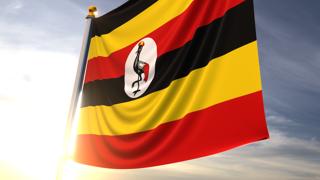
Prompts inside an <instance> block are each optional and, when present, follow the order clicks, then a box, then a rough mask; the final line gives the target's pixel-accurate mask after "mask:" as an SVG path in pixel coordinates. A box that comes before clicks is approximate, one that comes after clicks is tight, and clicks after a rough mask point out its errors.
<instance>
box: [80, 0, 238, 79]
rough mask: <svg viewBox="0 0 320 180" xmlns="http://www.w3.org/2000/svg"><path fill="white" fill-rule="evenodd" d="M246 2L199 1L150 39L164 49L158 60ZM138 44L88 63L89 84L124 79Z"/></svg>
mask: <svg viewBox="0 0 320 180" xmlns="http://www.w3.org/2000/svg"><path fill="white" fill-rule="evenodd" d="M242 2H243V0H217V1H202V0H195V1H193V2H192V4H191V5H190V6H189V7H188V9H186V11H185V12H183V13H182V14H181V15H179V16H177V17H176V18H174V19H172V20H171V21H169V22H168V23H166V24H165V25H163V26H161V27H160V28H158V29H157V30H155V31H153V32H152V33H150V34H148V35H147V36H146V37H151V38H153V39H154V40H155V42H156V43H157V44H158V45H159V44H160V45H161V46H158V56H161V55H162V54H164V53H166V52H168V51H171V50H173V49H176V48H179V47H180V46H182V45H184V44H185V43H186V42H188V41H190V40H191V39H192V37H193V35H194V33H195V31H196V30H197V28H198V27H200V26H204V25H207V24H209V23H210V22H212V21H213V20H215V19H217V18H219V17H222V16H223V15H224V14H225V13H226V12H227V11H228V10H229V9H231V8H233V7H235V6H237V5H239V4H240V3H242ZM146 25H147V22H146ZM138 41H139V40H138ZM138 41H136V42H134V43H132V44H131V45H129V46H127V47H125V48H123V49H121V50H119V51H116V52H114V53H113V54H111V55H110V56H109V57H96V58H93V59H91V60H90V61H89V62H88V67H87V72H86V78H85V82H86V83H87V82H90V81H94V80H99V79H108V78H117V77H121V76H123V74H124V67H125V62H126V59H127V56H128V54H129V53H130V51H131V49H132V48H133V47H134V46H135V45H136V43H138Z"/></svg>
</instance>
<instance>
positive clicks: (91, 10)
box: [88, 6, 97, 17]
mask: <svg viewBox="0 0 320 180" xmlns="http://www.w3.org/2000/svg"><path fill="white" fill-rule="evenodd" d="M88 11H89V12H88V17H95V13H96V12H97V7H95V6H89V8H88Z"/></svg>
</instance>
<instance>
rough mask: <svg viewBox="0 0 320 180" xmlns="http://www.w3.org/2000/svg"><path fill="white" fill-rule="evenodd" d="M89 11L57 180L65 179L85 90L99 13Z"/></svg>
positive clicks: (94, 10)
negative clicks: (70, 148) (92, 36)
mask: <svg viewBox="0 0 320 180" xmlns="http://www.w3.org/2000/svg"><path fill="white" fill-rule="evenodd" d="M88 11H89V12H88V16H87V17H86V24H85V31H84V35H83V41H82V47H81V52H80V57H79V62H78V69H77V74H76V79H75V82H74V86H73V92H72V96H71V101H70V107H69V113H68V119H67V123H66V128H65V134H64V140H63V152H62V153H63V154H62V157H61V158H60V160H59V163H58V168H57V176H56V180H62V179H63V170H64V166H65V164H66V162H67V160H68V144H69V143H70V139H71V131H72V126H73V122H74V117H75V114H76V111H77V107H78V103H79V97H80V93H81V91H82V88H83V83H84V77H85V73H86V67H87V58H88V52H89V46H90V32H91V27H92V23H91V22H92V19H94V18H95V12H96V11H97V8H96V7H95V6H90V7H89V8H88Z"/></svg>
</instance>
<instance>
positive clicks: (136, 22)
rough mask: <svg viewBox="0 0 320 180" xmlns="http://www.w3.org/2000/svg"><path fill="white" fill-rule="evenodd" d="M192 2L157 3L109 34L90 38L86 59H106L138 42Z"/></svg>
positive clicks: (189, 0)
mask: <svg viewBox="0 0 320 180" xmlns="http://www.w3.org/2000/svg"><path fill="white" fill-rule="evenodd" d="M192 1H193V0H179V1H176V2H174V3H172V1H170V0H161V1H158V2H156V3H154V4H153V5H152V6H150V7H149V8H148V9H146V10H145V11H143V12H142V13H140V14H139V15H137V16H136V17H134V18H133V19H131V20H130V21H128V22H126V23H125V24H123V25H122V26H120V27H118V28H117V29H115V30H113V31H112V32H110V33H109V34H105V35H102V36H101V37H98V36H95V37H93V38H91V44H90V48H89V54H88V59H89V60H90V59H92V58H94V57H98V56H103V57H107V56H109V55H110V54H111V53H113V52H115V51H117V50H119V49H122V48H124V47H126V46H128V45H130V44H132V43H134V42H135V41H138V40H139V39H141V38H143V37H144V36H146V35H148V34H149V33H151V32H153V31H154V30H156V29H158V28H159V27H160V26H162V25H163V24H165V23H167V22H168V21H170V20H171V19H173V18H175V17H177V16H178V15H180V14H181V13H183V12H184V11H185V10H186V9H187V8H188V7H189V5H190V4H191V3H192ZM159 12H160V13H159ZM159 14H161V16H159ZM130 32H134V33H130Z"/></svg>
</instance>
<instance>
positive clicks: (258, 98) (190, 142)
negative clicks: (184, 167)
mask: <svg viewBox="0 0 320 180" xmlns="http://www.w3.org/2000/svg"><path fill="white" fill-rule="evenodd" d="M268 137H269V135H268V130H267V127H266V122H265V116H264V111H263V102H262V93H261V91H260V92H256V93H252V94H250V95H246V96H243V97H240V98H236V99H233V100H230V101H226V102H223V103H221V104H218V105H215V106H212V107H209V108H207V109H204V110H201V111H198V112H193V113H190V114H188V115H187V116H185V117H184V118H183V119H181V120H178V121H174V122H170V123H166V124H162V125H161V126H159V127H157V128H156V129H153V130H150V131H147V132H141V133H135V134H130V135H121V136H99V135H79V136H78V139H77V144H76V153H75V157H74V158H75V160H76V161H78V162H80V163H84V164H88V165H93V166H99V167H107V168H141V167H148V166H156V165H162V164H167V163H173V162H178V161H182V160H188V159H193V158H197V157H202V156H206V155H210V154H214V153H218V152H222V151H225V150H228V149H231V148H234V147H237V146H240V145H243V144H247V143H250V142H253V141H258V140H262V139H266V138H268Z"/></svg>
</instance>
